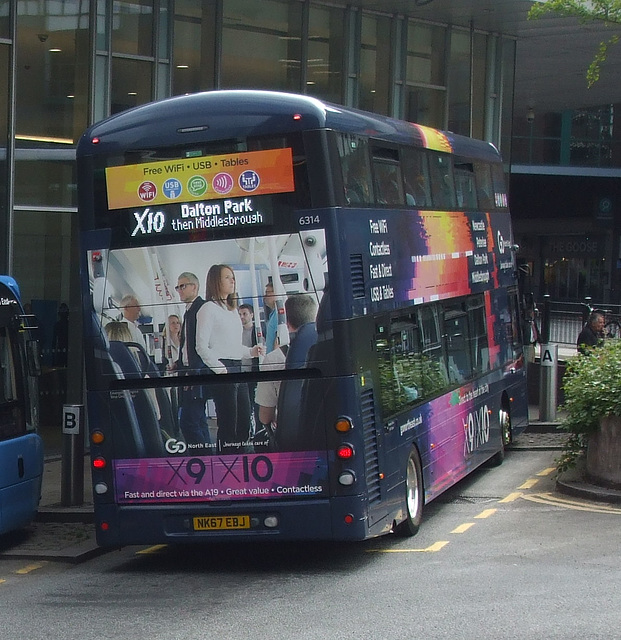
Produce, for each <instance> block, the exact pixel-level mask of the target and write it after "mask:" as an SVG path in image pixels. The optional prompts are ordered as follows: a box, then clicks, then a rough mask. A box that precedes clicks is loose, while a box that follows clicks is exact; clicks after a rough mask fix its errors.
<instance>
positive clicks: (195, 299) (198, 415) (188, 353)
mask: <svg viewBox="0 0 621 640" xmlns="http://www.w3.org/2000/svg"><path fill="white" fill-rule="evenodd" d="M175 290H176V291H177V293H178V294H179V298H180V300H181V302H184V303H185V315H184V317H183V325H182V327H181V337H180V341H179V345H180V348H179V360H177V367H176V368H177V371H179V374H180V375H184V373H187V374H191V373H198V372H199V370H200V369H205V367H206V365H205V363H204V362H203V361H202V360H201V357H200V356H199V355H198V353H197V352H196V314H197V313H198V310H199V309H200V308H201V307H202V306H203V305H204V304H205V301H204V300H203V299H202V298H201V297H200V296H199V295H198V293H199V282H198V278H197V277H196V275H194V274H193V273H190V272H189V271H184V272H183V273H182V274H181V275H180V276H179V277H178V278H177V285H176V287H175ZM206 402H207V398H206V395H205V388H204V387H203V386H202V385H191V386H186V387H183V388H182V389H181V399H180V413H179V427H180V429H181V433H183V437H184V438H185V441H186V443H187V444H206V443H211V438H210V435H209V427H208V423H207V416H206V415H205V403H206Z"/></svg>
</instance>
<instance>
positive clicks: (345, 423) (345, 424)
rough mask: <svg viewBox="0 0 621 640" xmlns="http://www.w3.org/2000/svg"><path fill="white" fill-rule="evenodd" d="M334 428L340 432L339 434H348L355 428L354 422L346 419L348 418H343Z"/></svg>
mask: <svg viewBox="0 0 621 640" xmlns="http://www.w3.org/2000/svg"><path fill="white" fill-rule="evenodd" d="M334 428H335V429H336V430H337V431H338V432H339V433H347V432H348V431H351V430H352V429H353V428H354V425H353V424H352V421H351V419H350V418H348V417H346V416H341V417H340V418H339V419H338V420H337V421H336V422H335V423H334Z"/></svg>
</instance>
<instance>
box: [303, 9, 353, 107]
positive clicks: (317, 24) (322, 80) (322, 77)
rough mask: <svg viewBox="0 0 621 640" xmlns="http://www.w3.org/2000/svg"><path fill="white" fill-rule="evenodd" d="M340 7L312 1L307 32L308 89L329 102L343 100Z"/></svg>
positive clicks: (341, 11)
mask: <svg viewBox="0 0 621 640" xmlns="http://www.w3.org/2000/svg"><path fill="white" fill-rule="evenodd" d="M344 23H345V22H344V16H343V10H342V9H340V8H336V7H317V6H314V5H311V7H310V13H309V34H308V70H307V77H306V84H307V86H308V93H309V94H311V95H314V96H317V97H318V98H323V99H324V100H329V101H330V102H336V103H340V102H342V93H341V82H342V77H343V46H344V43H345V38H344V33H343V25H344Z"/></svg>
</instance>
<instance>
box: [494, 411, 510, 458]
mask: <svg viewBox="0 0 621 640" xmlns="http://www.w3.org/2000/svg"><path fill="white" fill-rule="evenodd" d="M498 422H499V424H500V435H501V438H502V448H501V449H500V451H498V452H497V453H495V454H494V455H493V456H492V458H491V459H490V461H489V463H490V465H491V466H492V467H498V466H499V465H501V464H502V462H503V460H504V459H505V447H506V446H507V445H509V444H511V442H512V441H513V432H512V430H511V416H510V415H509V412H508V411H507V410H505V409H504V408H502V409H501V410H500V411H499V412H498Z"/></svg>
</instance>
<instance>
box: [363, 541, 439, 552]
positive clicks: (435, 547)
mask: <svg viewBox="0 0 621 640" xmlns="http://www.w3.org/2000/svg"><path fill="white" fill-rule="evenodd" d="M447 544H448V541H446V542H445V541H440V542H434V543H433V544H432V545H431V546H429V547H427V548H426V549H368V550H367V551H368V553H435V552H436V551H440V549H442V548H444V547H446V545H447Z"/></svg>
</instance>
